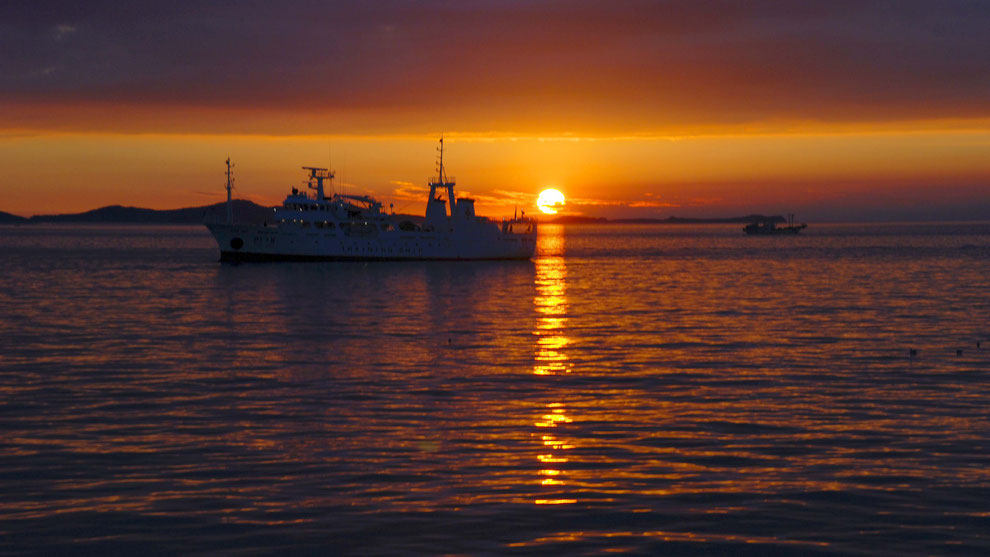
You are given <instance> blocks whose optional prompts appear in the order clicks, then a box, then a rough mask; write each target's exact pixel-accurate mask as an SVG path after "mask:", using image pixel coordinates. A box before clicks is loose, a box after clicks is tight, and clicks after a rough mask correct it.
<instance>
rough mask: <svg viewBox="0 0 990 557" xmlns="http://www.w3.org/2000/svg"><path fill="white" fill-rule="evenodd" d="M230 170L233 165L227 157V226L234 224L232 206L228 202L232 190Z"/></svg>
mask: <svg viewBox="0 0 990 557" xmlns="http://www.w3.org/2000/svg"><path fill="white" fill-rule="evenodd" d="M232 168H234V165H232V164H230V157H227V224H234V206H233V205H232V204H231V202H230V197H231V195H230V191H231V190H232V189H233V188H234V174H233V171H232V170H231V169H232Z"/></svg>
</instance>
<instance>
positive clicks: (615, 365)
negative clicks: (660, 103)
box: [0, 223, 990, 556]
mask: <svg viewBox="0 0 990 557" xmlns="http://www.w3.org/2000/svg"><path fill="white" fill-rule="evenodd" d="M538 252H539V253H538V254H537V256H536V257H534V259H533V261H529V262H477V263H468V262H464V263H455V262H405V263H381V262H378V263H343V262H341V263H268V264H241V265H228V264H220V263H218V262H217V259H218V256H219V252H218V250H217V248H216V246H215V244H214V242H213V239H212V238H211V237H210V235H209V234H208V232H207V231H206V230H205V229H204V228H201V227H175V226H163V227H133V226H106V227H100V226H85V227H63V226H21V227H3V228H0V553H32V554H48V555H57V554H67V553H69V554H78V553H84V554H99V555H104V554H139V553H152V554H208V555H243V554H276V553H277V554H360V555H368V554H420V553H429V554H435V553H457V554H499V553H511V554H533V555H544V554H554V553H567V554H597V553H601V552H604V551H625V552H631V553H637V554H674V555H677V554H684V555H697V554H710V555H725V554H743V555H768V554H769V555H778V554H783V555H810V554H823V555H824V554H828V555H832V554H848V555H871V556H872V555H892V556H893V555H898V556H900V555H910V554H917V555H929V554H959V555H976V554H988V553H990V280H988V279H990V224H988V223H963V224H896V225H895V224H874V225H849V224H846V225H824V224H822V225H815V224H813V225H812V226H811V228H809V229H808V230H807V231H806V234H804V235H802V236H797V237H747V236H745V235H743V234H742V233H741V231H740V227H738V226H620V225H614V226H567V227H561V226H544V227H543V228H542V229H541V232H540V239H539V249H538ZM977 342H982V346H981V348H982V349H981V348H978V347H977ZM912 350H913V352H912Z"/></svg>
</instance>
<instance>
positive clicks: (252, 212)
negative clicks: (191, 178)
mask: <svg viewBox="0 0 990 557" xmlns="http://www.w3.org/2000/svg"><path fill="white" fill-rule="evenodd" d="M232 205H233V212H234V221H235V222H239V223H245V224H261V223H263V222H265V221H266V220H271V219H272V218H273V216H274V213H273V211H272V207H263V206H261V205H258V204H257V203H254V202H251V201H247V200H244V199H235V200H233V202H232ZM226 219H227V202H226V201H223V202H220V203H215V204H213V205H205V206H203V207H187V208H185V209H169V210H157V209H142V208H140V207H123V206H120V205H111V206H109V207H101V208H99V209H93V210H92V211H86V212H85V213H72V214H65V215H35V216H33V217H28V218H25V217H19V216H17V215H12V214H10V213H4V212H0V224H34V223H66V224H68V223H117V224H202V223H204V222H223V221H224V220H226Z"/></svg>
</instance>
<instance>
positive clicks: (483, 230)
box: [206, 139, 536, 261]
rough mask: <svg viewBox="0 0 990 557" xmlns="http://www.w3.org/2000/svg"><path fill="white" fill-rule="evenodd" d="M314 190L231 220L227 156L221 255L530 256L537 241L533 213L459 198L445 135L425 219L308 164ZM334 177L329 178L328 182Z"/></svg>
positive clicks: (217, 232) (216, 230) (218, 234)
mask: <svg viewBox="0 0 990 557" xmlns="http://www.w3.org/2000/svg"><path fill="white" fill-rule="evenodd" d="M303 169H304V170H307V171H309V189H311V190H314V191H313V192H312V193H310V192H307V191H299V190H298V189H296V188H292V193H290V194H289V195H288V196H287V197H286V198H285V201H284V202H283V203H282V206H281V207H276V208H275V211H274V214H273V217H274V218H273V220H272V221H270V222H267V223H265V225H263V226H259V225H239V224H234V223H233V218H232V211H231V205H230V201H231V186H232V180H231V172H230V159H228V160H227V223H226V224H207V225H206V226H207V228H209V229H210V232H212V233H213V236H214V237H215V238H216V240H217V244H218V245H219V246H220V260H221V261H271V260H424V259H448V260H457V259H529V258H531V257H532V256H533V251H534V249H535V247H536V220H534V219H531V218H525V214H523V215H522V218H515V217H513V218H512V219H505V220H501V221H494V220H491V219H488V218H485V217H479V216H477V215H475V213H474V200H473V199H468V198H464V197H462V198H459V199H458V198H455V196H454V180H453V179H448V177H447V176H446V174H444V170H443V139H441V140H440V165H439V170H438V173H437V177H436V178H434V179H431V180H430V181H429V185H430V197H429V199H428V200H427V202H426V216H425V218H423V219H419V218H417V219H415V220H416V222H414V221H413V220H412V219H409V218H403V217H400V216H398V215H395V214H394V213H389V212H387V211H385V210H383V207H382V204H381V203H380V202H379V201H377V200H375V199H374V198H371V197H368V196H364V195H344V194H341V193H335V192H332V193H331V195H330V196H329V197H328V196H327V195H326V192H325V189H324V188H325V186H327V185H330V186H331V189H332V180H333V177H334V173H333V172H331V171H330V170H328V169H326V168H316V167H311V166H304V167H303ZM328 182H329V184H328ZM448 207H449V214H448Z"/></svg>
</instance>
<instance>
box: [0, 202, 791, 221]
mask: <svg viewBox="0 0 990 557" xmlns="http://www.w3.org/2000/svg"><path fill="white" fill-rule="evenodd" d="M233 209H234V221H235V222H238V223H244V224H262V223H264V222H265V221H268V220H271V219H272V218H273V216H274V214H273V211H272V209H273V208H272V207H263V206H261V205H258V204H257V203H254V202H251V201H247V200H245V199H235V200H234V201H233ZM406 216H408V217H409V218H411V219H415V218H417V217H415V216H413V215H406ZM418 218H419V219H422V217H418ZM226 219H227V203H226V202H220V203H214V204H213V205H205V206H202V207H187V208H185V209H168V210H158V209H142V208H140V207H123V206H121V205H111V206H109V207H101V208H99V209H93V210H92V211H86V212H84V213H71V214H64V215H35V216H33V217H21V216H17V215H12V214H10V213H5V212H3V211H0V224H34V223H64V224H69V223H118V224H202V223H204V222H223V221H224V220H226ZM540 222H543V223H547V224H740V223H750V222H774V223H781V222H786V221H785V219H784V217H782V216H779V215H772V216H767V215H747V216H744V217H729V218H705V219H700V218H684V217H667V218H665V219H657V218H639V219H606V218H603V217H585V216H570V215H569V216H559V217H553V218H548V219H541V220H540Z"/></svg>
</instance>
